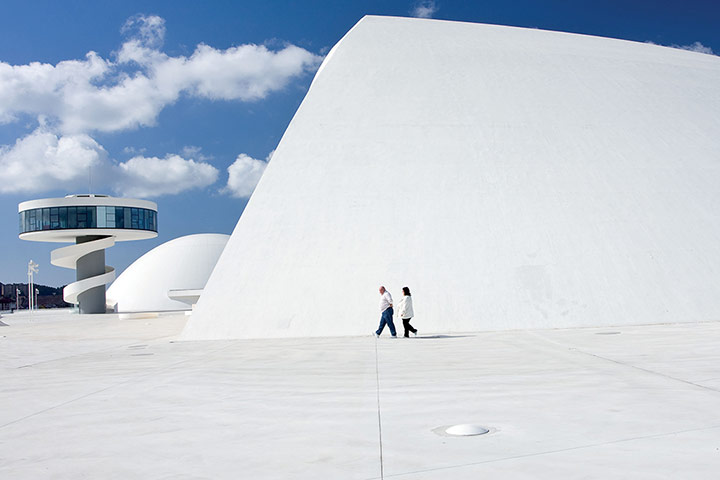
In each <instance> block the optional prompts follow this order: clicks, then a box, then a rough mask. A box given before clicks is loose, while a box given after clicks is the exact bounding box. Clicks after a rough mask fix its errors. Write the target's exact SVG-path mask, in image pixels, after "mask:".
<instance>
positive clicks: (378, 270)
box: [184, 17, 720, 339]
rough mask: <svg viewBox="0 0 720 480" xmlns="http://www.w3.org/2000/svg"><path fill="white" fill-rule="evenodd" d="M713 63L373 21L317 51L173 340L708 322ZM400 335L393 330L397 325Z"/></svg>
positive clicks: (485, 29)
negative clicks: (410, 324) (384, 290)
mask: <svg viewBox="0 0 720 480" xmlns="http://www.w3.org/2000/svg"><path fill="white" fill-rule="evenodd" d="M718 132H720V58H718V57H716V56H712V55H705V54H700V53H695V52H688V51H682V50H677V49H671V48H666V47H661V46H657V45H651V44H642V43H634V42H628V41H622V40H614V39H606V38H599V37H590V36H582V35H573V34H566V33H557V32H548V31H542V30H534V29H522V28H511V27H502V26H492V25H479V24H469V23H456V22H446V21H437V20H421V19H401V18H382V17H365V18H364V19H362V20H361V21H360V22H359V23H358V24H357V25H356V26H355V27H354V28H353V29H352V30H351V31H350V32H349V33H348V34H347V35H346V36H345V37H344V38H343V39H342V40H341V41H340V42H339V43H338V44H337V45H336V46H335V48H334V49H333V50H332V51H331V52H330V54H329V55H328V57H327V58H326V60H325V62H324V63H323V65H322V66H321V68H320V70H319V72H318V73H317V75H316V77H315V79H314V81H313V84H312V86H311V88H310V90H309V92H308V94H307V96H306V98H305V100H304V101H303V103H302V105H301V106H300V108H299V109H298V111H297V113H296V115H295V117H294V118H293V120H292V122H291V124H290V126H289V127H288V129H287V131H286V132H285V135H284V136H283V138H282V140H281V142H280V144H279V146H278V148H277V150H276V151H275V154H274V155H273V159H272V161H271V162H270V164H269V166H268V167H267V169H266V171H265V174H264V176H263V178H262V179H261V181H260V183H259V185H258V187H257V189H256V191H255V193H254V194H253V196H252V198H251V200H250V202H249V204H248V206H247V208H246V209H245V211H244V212H243V214H242V217H241V218H240V220H239V222H238V224H237V226H236V228H235V231H234V232H233V235H232V238H231V239H230V241H229V243H228V246H227V248H226V249H225V251H224V252H223V255H222V256H221V258H220V260H219V263H218V266H217V268H216V269H215V271H214V272H213V275H212V277H211V278H210V280H209V282H208V285H207V287H206V289H205V293H204V294H203V296H202V297H201V299H200V302H199V304H198V307H197V310H196V312H195V313H194V314H193V316H192V318H191V320H190V322H189V324H188V326H187V328H186V330H185V332H184V337H185V338H188V339H193V338H228V337H282V336H317V335H359V334H369V333H370V332H371V331H372V330H373V329H374V328H376V326H377V321H378V318H379V313H378V312H377V301H378V293H377V287H378V285H379V284H384V285H386V286H387V287H388V289H389V290H390V292H391V293H392V294H393V295H394V296H395V298H396V299H398V298H399V296H400V294H401V292H400V288H401V287H402V286H404V285H408V286H409V287H410V288H411V290H412V291H413V294H414V302H415V310H416V321H415V322H414V324H415V326H416V327H418V328H419V329H420V330H421V331H426V332H429V331H442V332H452V331H472V330H492V329H514V328H544V327H567V326H591V325H621V324H642V323H659V322H695V321H706V320H718V319H720V294H719V287H718V285H719V284H720V213H719V212H720V134H718ZM398 323H399V322H398Z"/></svg>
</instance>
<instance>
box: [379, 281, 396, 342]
mask: <svg viewBox="0 0 720 480" xmlns="http://www.w3.org/2000/svg"><path fill="white" fill-rule="evenodd" d="M392 306H393V299H392V295H390V292H388V291H387V290H385V287H383V286H380V311H381V312H382V314H381V315H380V326H379V327H378V329H377V330H376V331H375V336H376V337H379V336H380V334H381V333H382V331H383V329H384V328H385V325H386V324H387V326H388V327H390V335H392V336H393V337H395V336H397V334H396V333H395V324H394V323H393V308H392Z"/></svg>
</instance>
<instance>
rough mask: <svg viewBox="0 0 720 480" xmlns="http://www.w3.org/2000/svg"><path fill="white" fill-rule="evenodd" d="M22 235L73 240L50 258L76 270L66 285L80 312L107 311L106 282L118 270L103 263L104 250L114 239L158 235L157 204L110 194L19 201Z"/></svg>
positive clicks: (38, 239) (66, 295) (69, 298)
mask: <svg viewBox="0 0 720 480" xmlns="http://www.w3.org/2000/svg"><path fill="white" fill-rule="evenodd" d="M18 212H19V216H20V238H21V239H22V240H31V241H35V242H58V243H75V245H70V246H68V247H62V248H58V249H56V250H53V251H52V253H51V257H50V263H52V264H53V265H56V266H58V267H64V268H70V269H73V270H76V271H77V275H76V278H77V281H76V282H74V283H71V284H69V285H68V286H66V287H65V289H64V290H63V298H64V299H65V301H66V302H68V303H73V304H76V305H78V307H79V309H80V313H105V311H106V306H105V285H106V284H108V283H110V282H112V281H113V280H114V279H115V269H114V268H112V267H110V266H107V265H105V249H106V248H109V247H112V246H113V245H115V242H124V241H129V240H143V239H147V238H154V237H157V204H155V203H153V202H149V201H147V200H136V199H131V198H114V197H110V196H107V195H68V196H66V197H64V198H45V199H41V200H30V201H27V202H22V203H21V204H20V205H18Z"/></svg>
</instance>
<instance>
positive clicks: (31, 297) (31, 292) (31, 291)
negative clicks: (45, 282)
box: [28, 260, 39, 312]
mask: <svg viewBox="0 0 720 480" xmlns="http://www.w3.org/2000/svg"><path fill="white" fill-rule="evenodd" d="M38 267H39V265H38V264H37V263H35V262H33V261H32V260H30V262H28V302H29V303H28V307H29V309H30V311H31V312H32V311H33V310H34V309H35V282H34V281H33V274H35V273H38Z"/></svg>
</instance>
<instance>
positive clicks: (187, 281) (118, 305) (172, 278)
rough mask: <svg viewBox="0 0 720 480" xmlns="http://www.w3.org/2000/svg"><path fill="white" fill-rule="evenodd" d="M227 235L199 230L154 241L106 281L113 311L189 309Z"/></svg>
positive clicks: (110, 306) (225, 241)
mask: <svg viewBox="0 0 720 480" xmlns="http://www.w3.org/2000/svg"><path fill="white" fill-rule="evenodd" d="M229 238H230V236H229V235H222V234H219V233H201V234H196V235H187V236H184V237H180V238H176V239H174V240H170V241H169V242H165V243H163V244H162V245H158V246H157V247H155V248H153V249H152V250H150V251H149V252H147V253H146V254H145V255H143V256H142V257H140V258H138V259H137V260H135V261H134V262H133V263H132V264H131V265H130V266H129V267H128V268H126V269H125V271H124V272H123V273H122V274H121V275H120V276H119V277H118V278H117V280H115V282H114V283H113V284H112V285H110V288H109V289H108V291H107V299H108V300H107V302H108V308H111V309H114V310H115V311H116V312H121V313H124V312H159V311H171V310H189V309H190V306H191V304H193V303H196V301H197V298H198V297H199V295H200V293H201V292H202V289H203V288H204V287H205V283H206V282H207V280H208V278H209V277H210V274H211V273H212V270H213V268H214V267H215V264H216V263H217V260H218V258H219V257H220V254H221V253H222V251H223V248H225V244H226V243H227V241H228V239H229Z"/></svg>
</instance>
